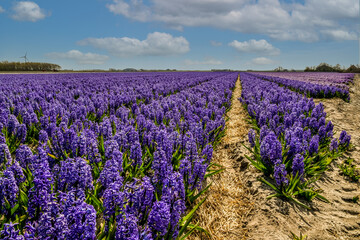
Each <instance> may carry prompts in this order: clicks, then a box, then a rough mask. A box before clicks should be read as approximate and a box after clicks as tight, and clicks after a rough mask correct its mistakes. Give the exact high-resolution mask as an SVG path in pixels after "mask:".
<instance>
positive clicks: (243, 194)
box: [189, 80, 253, 240]
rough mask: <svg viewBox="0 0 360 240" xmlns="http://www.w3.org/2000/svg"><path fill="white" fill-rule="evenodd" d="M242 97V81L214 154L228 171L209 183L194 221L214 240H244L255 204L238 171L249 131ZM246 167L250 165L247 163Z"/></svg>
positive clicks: (192, 237) (196, 236)
mask: <svg viewBox="0 0 360 240" xmlns="http://www.w3.org/2000/svg"><path fill="white" fill-rule="evenodd" d="M240 94H241V86H240V81H239V80H238V81H237V83H236V88H235V90H234V92H233V99H232V107H231V110H230V111H229V112H228V113H227V116H228V118H229V119H228V121H227V122H226V136H225V137H224V139H223V141H222V142H221V144H220V145H219V146H217V148H216V150H215V151H214V155H213V160H212V161H213V162H216V163H218V164H220V165H222V166H223V167H224V168H225V170H224V171H223V172H221V173H220V174H217V175H215V176H213V177H211V178H210V179H207V182H208V183H209V182H212V186H211V188H210V189H209V191H208V192H207V196H208V198H207V200H206V201H205V202H204V204H203V205H202V206H201V207H200V209H199V210H198V212H197V215H196V217H195V219H194V222H195V223H197V222H198V223H199V224H200V226H201V227H203V228H205V229H206V230H207V231H209V233H210V234H211V237H212V238H211V239H219V240H220V239H245V237H246V228H245V225H244V222H245V221H246V218H247V215H248V214H249V213H250V211H251V209H252V206H253V202H252V200H251V199H252V195H251V192H250V191H249V190H248V188H247V187H245V186H244V181H243V179H242V174H241V172H240V171H239V169H238V162H237V161H236V159H235V157H237V155H236V153H235V150H236V148H237V147H236V144H237V143H239V142H240V141H241V140H242V139H243V138H244V137H245V136H246V135H247V132H248V126H247V123H246V121H245V119H246V115H247V113H246V111H245V110H244V109H243V107H242V106H241V104H240V102H239V100H238V98H239V97H240ZM245 165H246V166H245V168H246V167H247V163H245ZM189 239H209V238H208V237H207V236H206V235H204V234H200V233H197V234H194V235H191V236H190V237H189Z"/></svg>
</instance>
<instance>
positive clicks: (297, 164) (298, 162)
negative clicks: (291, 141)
mask: <svg viewBox="0 0 360 240" xmlns="http://www.w3.org/2000/svg"><path fill="white" fill-rule="evenodd" d="M292 174H293V176H296V174H297V175H298V176H299V177H300V178H301V179H302V180H303V179H304V176H303V175H304V157H303V156H302V155H301V154H296V155H295V157H294V159H293V163H292Z"/></svg>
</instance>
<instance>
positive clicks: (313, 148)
mask: <svg viewBox="0 0 360 240" xmlns="http://www.w3.org/2000/svg"><path fill="white" fill-rule="evenodd" d="M318 151H319V136H318V135H314V136H313V137H312V138H311V140H310V143H309V155H310V156H312V155H313V154H314V153H317V152H318Z"/></svg>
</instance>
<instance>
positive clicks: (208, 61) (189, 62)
mask: <svg viewBox="0 0 360 240" xmlns="http://www.w3.org/2000/svg"><path fill="white" fill-rule="evenodd" d="M184 64H185V65H187V66H193V65H197V66H198V65H221V64H222V62H221V61H220V60H216V59H214V58H207V59H205V60H203V61H198V60H189V59H187V60H185V61H184Z"/></svg>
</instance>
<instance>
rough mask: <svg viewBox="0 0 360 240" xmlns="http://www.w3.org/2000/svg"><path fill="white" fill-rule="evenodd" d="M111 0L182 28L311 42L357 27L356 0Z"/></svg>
mask: <svg viewBox="0 0 360 240" xmlns="http://www.w3.org/2000/svg"><path fill="white" fill-rule="evenodd" d="M148 2H149V3H145V2H143V1H142V0H129V1H126V0H113V3H112V4H108V5H107V7H108V9H109V10H110V11H111V12H113V13H114V14H119V15H123V16H125V17H127V18H129V19H133V20H136V21H143V22H145V21H155V22H162V23H165V24H166V25H167V26H169V27H171V28H174V29H179V30H181V29H182V28H183V27H196V26H210V27H215V28H220V29H229V30H234V31H238V32H242V33H251V34H258V33H260V34H265V35H268V36H270V37H271V38H274V39H278V40H297V41H305V42H312V41H317V40H319V39H321V38H323V37H325V38H328V37H329V36H328V35H326V36H325V35H323V34H322V33H321V31H322V30H336V29H339V28H340V29H344V28H345V29H348V30H350V31H354V30H355V29H356V19H357V16H358V11H359V6H358V2H357V1H355V0H305V1H304V2H303V3H296V2H295V3H290V4H289V3H286V2H285V1H280V0H258V1H254V0H223V1H217V0H182V1H169V0H150V1H148Z"/></svg>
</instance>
